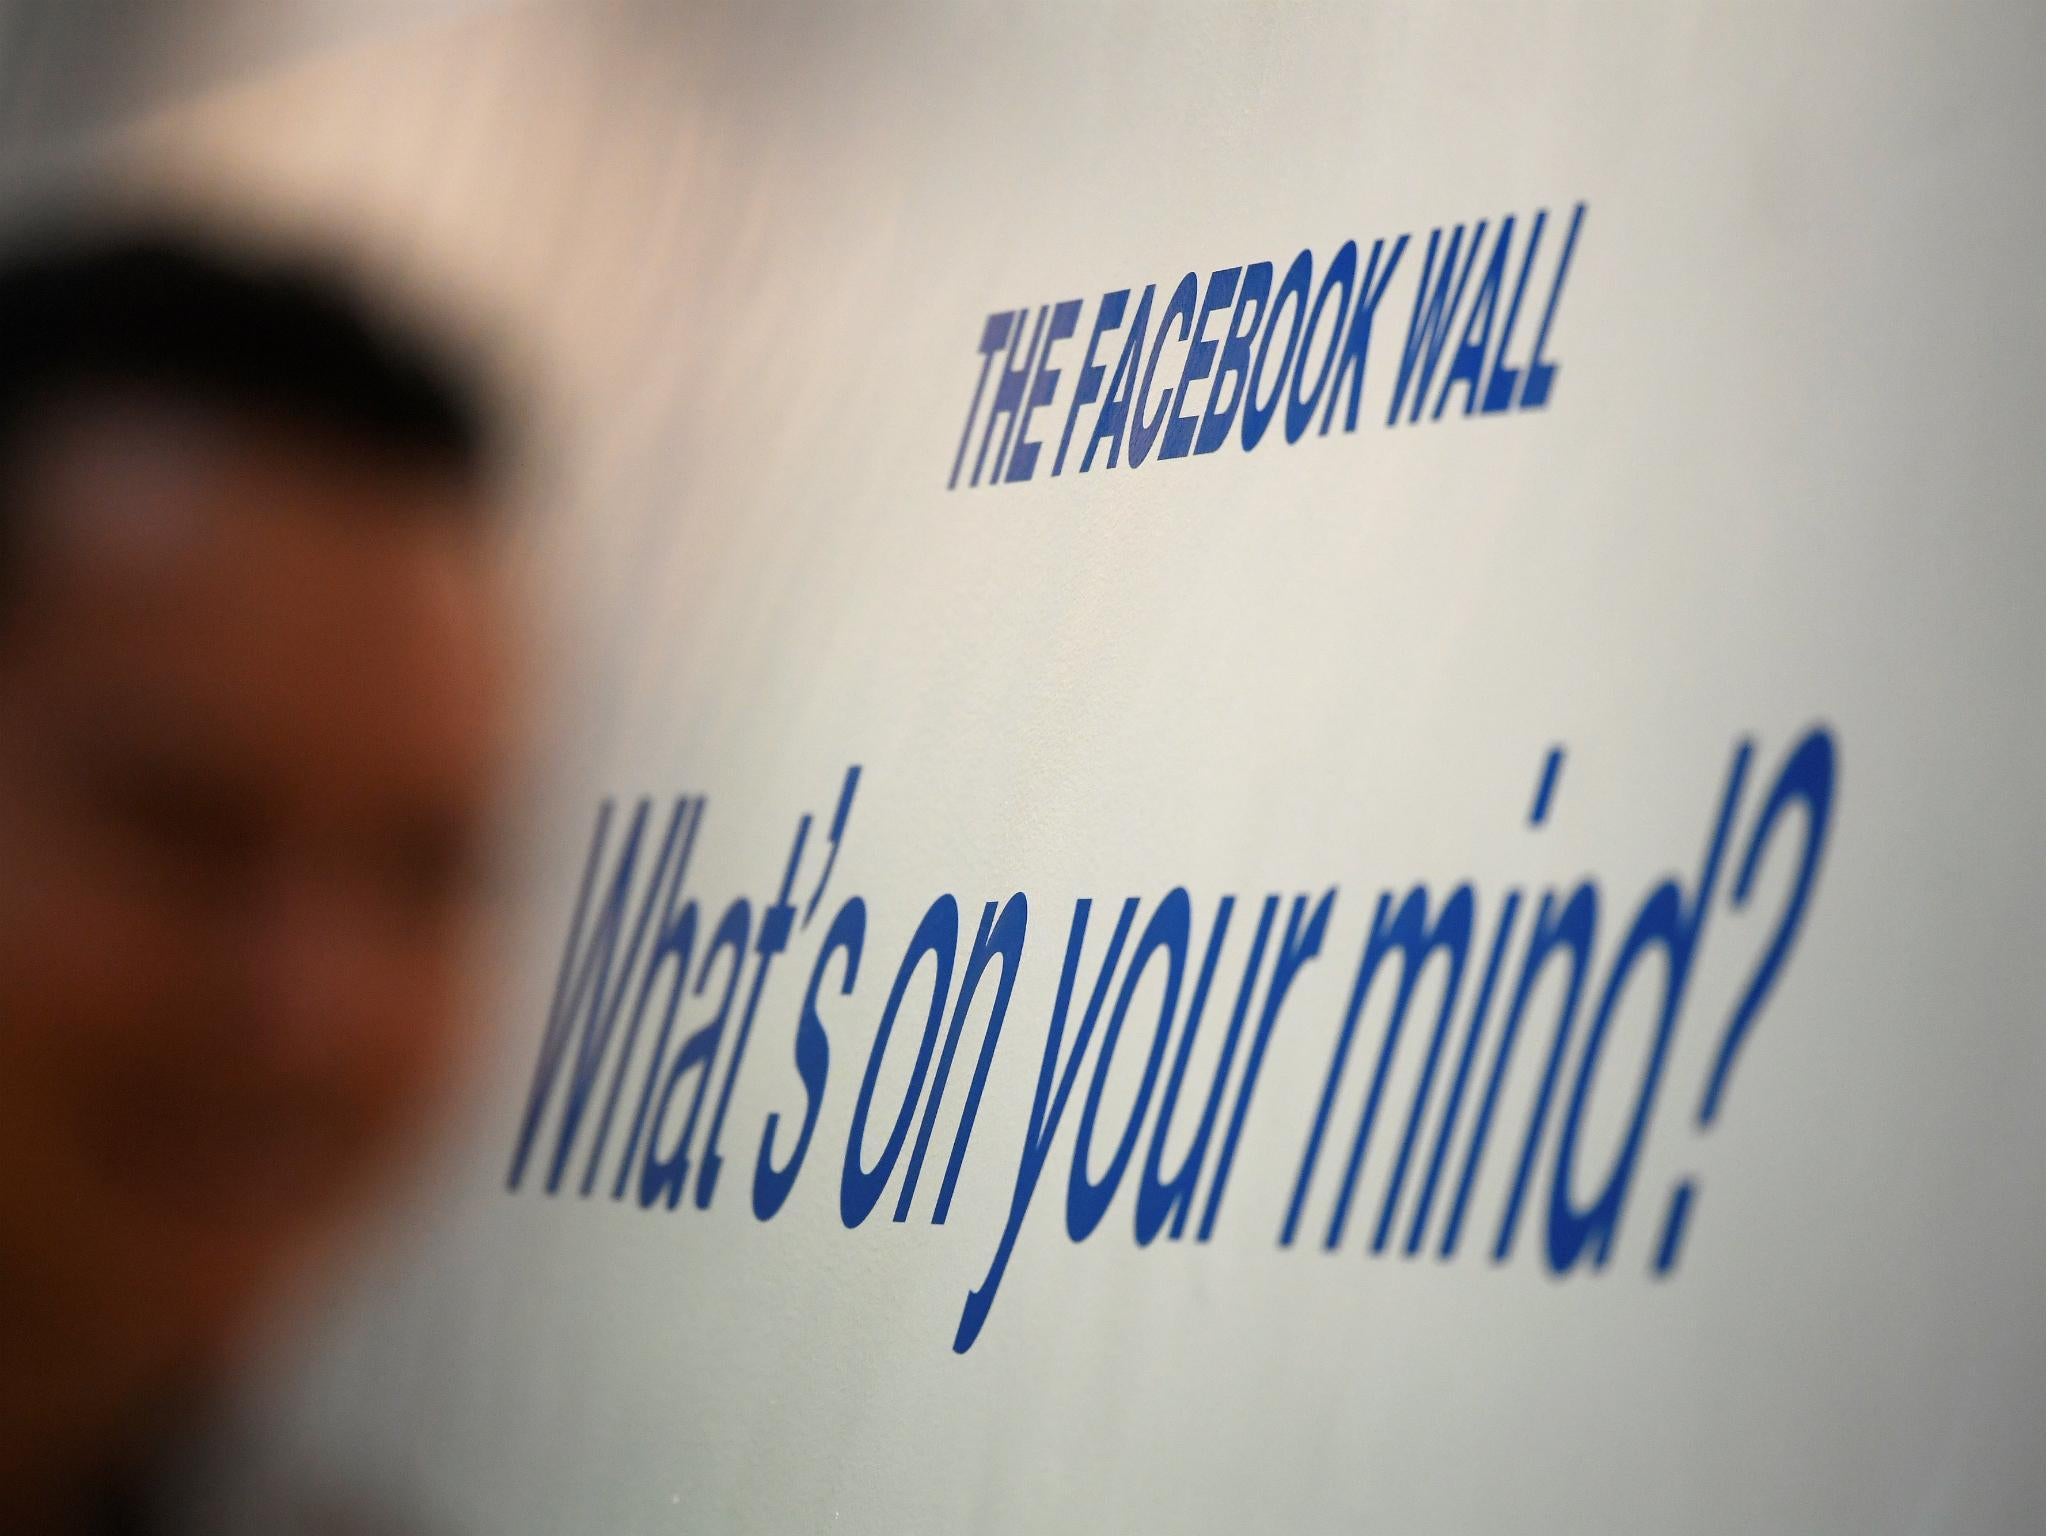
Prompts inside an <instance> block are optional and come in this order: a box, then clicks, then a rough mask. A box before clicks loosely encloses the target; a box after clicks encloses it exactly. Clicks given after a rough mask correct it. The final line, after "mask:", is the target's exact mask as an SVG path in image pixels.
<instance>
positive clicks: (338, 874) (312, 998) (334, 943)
mask: <svg viewBox="0 0 2048 1536" xmlns="http://www.w3.org/2000/svg"><path fill="white" fill-rule="evenodd" d="M387 929H388V925H387V924H386V923H384V922H382V921H380V916H379V913H378V911H377V905H376V903H375V902H374V900H372V899H371V893H370V892H369V891H367V890H366V889H365V888H364V883H363V882H362V881H360V880H357V879H353V878H351V877H350V875H349V873H348V871H347V870H346V869H345V868H337V867H333V866H331V865H326V864H321V865H314V866H312V867H310V868H300V869H284V870H279V871H277V872H275V873H274V874H273V875H272V876H271V877H270V878H269V879H267V880H266V881H264V882H263V890H262V894H261V896H260V898H259V900H258V901H257V903H256V910H255V912H254V913H253V916H252V922H251V932H250V933H249V935H248V948H247V950H246V952H245V956H246V960H245V967H244V975H245V984H246V988H247V999H246V1001H247V1004H248V1017H249V1020H250V1023H251V1025H252V1027H253V1030H254V1033H255V1034H256V1036H257V1038H256V1039H254V1040H251V1041H249V1042H247V1045H248V1047H249V1048H250V1049H252V1050H254V1051H256V1052H257V1053H259V1056H260V1058H261V1059H262V1060H263V1061H264V1063H265V1064H266V1066H267V1067H268V1068H269V1069H270V1070H272V1071H274V1072H278V1073H281V1074H285V1075H289V1076H294V1077H305V1078H309V1079H317V1078H323V1077H327V1076H330V1075H332V1074H333V1073H335V1072H337V1071H346V1070H348V1069H349V1067H350V1066H351V1065H352V1064H353V1063H355V1062H357V1061H358V1060H360V1059H361V1058H363V1057H364V1056H365V1055H366V1054H367V1053H373V1052H375V1051H377V1050H379V1049H382V1048H383V1044H384V1041H383V1035H384V1021H385V1020H386V1019H388V1018H389V1017H391V1016H392V1014H393V1012H394V1010H393V1008H392V1007H391V996H392V992H393V969H394V967H393V963H392V957H391V936H390V934H389V933H388V931H387Z"/></svg>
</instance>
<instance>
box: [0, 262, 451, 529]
mask: <svg viewBox="0 0 2048 1536" xmlns="http://www.w3.org/2000/svg"><path fill="white" fill-rule="evenodd" d="M135 389H140V390H144V391H148V392H150V393H155V394H163V395H168V396H170V397H172V398H174V399H178V400H190V401H193V402H195V403H198V404H202V405H210V406H218V407H221V408H224V409H227V410H230V411H235V412H238V413H240V412H246V413H248V414H250V415H252V416H256V417H259V418H264V419H271V420H278V421H281V422H285V423H288V424H290V425H292V426H297V427H305V428H310V429H314V430H317V431H321V432H325V433H329V434H333V435H338V436H341V437H344V438H347V439H351V440H355V441H359V442H361V443H362V444H363V445H364V446H366V447H370V448H375V449H381V450H384V451H388V452H390V453H393V454H395V455H400V456H404V457H408V458H414V459H418V460H420V461H422V462H423V463H425V464H428V465H431V466H433V467H435V468H443V469H447V470H449V471H451V472H453V473H454V474H456V475H458V476H461V477H465V478H468V477H480V476H481V475H482V474H483V473H484V472H485V471H486V469H487V468H488V459H489V456H490V454H489V449H490V444H489V442H488V441H487V438H488V431H487V424H486V421H485V411H484V407H483V403H482V401H481V399H480V397H479V395H478V392H477V390H476V387H475V386H474V384H473V383H472V382H471V380H470V379H469V378H468V377H467V376H466V374H465V372H464V370H463V369H462V368H460V367H459V366H458V365H457V364H456V363H455V362H454V361H453V360H452V358H451V357H449V356H447V355H444V354H443V353H442V352H441V351H440V350H438V349H437V347H436V346H435V345H434V344H433V343H432V342H431V341H430V340H428V339H427V338H425V337H424V336H422V335H420V334H418V333H417V332H416V331H415V330H414V329H412V328H411V327H409V326H408V325H406V324H405V323H403V322H401V321H400V320H399V319H398V318H396V317H395V316H393V315H391V314H388V313H386V312H384V311H382V310H379V309H377V308H375V307H373V306H372V305H371V303H370V302H369V300H368V299H366V298H365V297H364V296H363V295H362V294H361V293H360V292H359V291H358V290H357V289H356V288H355V287H354V286H352V285H351V284H350V283H349V282H347V281H346V280H345V279H343V278H342V277H341V276H340V275H339V273H338V272H337V271H335V270H333V269H330V268H328V267H326V266H323V265H321V264H319V263H317V262H314V261H309V260H306V259H304V258H298V257H290V256H279V255H271V254H264V253H261V252H258V251H256V250H253V249H247V250H245V249H241V248H238V247H235V246H232V245H230V244H228V243H227V242H225V241H223V240H221V239H218V238H216V237H211V236H205V235H199V234H195V233H191V232H187V231H183V230H179V229H175V228H172V227H168V226H159V227H151V228H134V227H130V228H127V229H125V230H120V231H112V230H102V231H99V232H96V233H86V234H74V235H71V236H68V237H56V238H52V237H49V236H44V237H43V238H41V239H38V240H34V241H31V242H28V243H26V244H17V245H16V246H15V248H14V249H13V251H12V252H11V254H10V253H5V252H0V480H4V479H5V478H6V476H7V474H8V472H9V471H10V470H11V469H12V468H13V461H14V459H15V457H16V455H18V453H19V452H20V449H21V445H22V441H23V438H24V435H25V433H26V431H27V430H28V429H29V428H30V427H31V426H32V425H33V424H34V423H35V422H36V420H37V419H38V418H39V417H41V416H44V415H45V414H47V413H48V412H50V411H52V410H53V409H55V408H57V407H60V406H63V405H69V404H75V403H78V402H80V401H82V400H90V399H92V398H94V397H96V396H99V395H101V394H103V393H111V392H119V391H127V390H135ZM4 516H5V509H4V507H0V519H4ZM9 531H10V530H9V529H7V528H6V527H5V526H4V523H0V540H5V539H6V537H7V534H8V533H9Z"/></svg>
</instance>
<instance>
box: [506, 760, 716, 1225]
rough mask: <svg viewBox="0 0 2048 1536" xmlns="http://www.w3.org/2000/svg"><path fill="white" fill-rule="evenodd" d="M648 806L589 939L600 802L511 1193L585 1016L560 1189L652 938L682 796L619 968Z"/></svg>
mask: <svg viewBox="0 0 2048 1536" xmlns="http://www.w3.org/2000/svg"><path fill="white" fill-rule="evenodd" d="M649 805H650V802H649V801H648V800H647V799H645V798H644V797H643V798H642V799H641V801H640V803H639V805H637V806H636V807H635V808H634V811H633V820H632V823H631V824H630V825H629V826H628V827H627V829H626V838H625V845H624V846H623V847H622V848H621V849H620V850H619V855H618V859H617V862H616V863H614V864H613V866H612V871H611V877H610V879H609V880H608V881H607V882H606V884H605V888H604V894H603V897H602V905H601V906H600V908H599V910H598V913H597V917H596V921H595V923H594V924H593V925H592V926H591V929H590V934H589V937H588V939H587V940H586V939H585V937H584V919H585V917H586V916H587V915H588V914H589V909H590V894H591V887H592V885H593V884H594V883H595V881H596V879H597V871H598V865H599V864H600V863H601V862H602V861H603V858H604V852H605V844H606V841H607V838H608V835H609V833H610V830H611V820H612V802H611V801H610V799H606V800H604V801H602V802H601V803H600V804H599V805H598V808H597V830H596V831H595V832H594V833H593V834H592V836H591V839H590V857H589V858H588V859H587V860H586V861H585V863H584V866H583V885H582V888H581V889H580V890H579V891H578V892H577V895H576V912H575V915H574V916H573V917H572V918H571V919H570V921H569V939H568V943H567V945H566V946H565V947H564V948H563V951H562V969H561V972H560V974H559V975H558V976H557V977H556V979H555V996H554V1002H553V1003H552V1004H551V1005H550V1007H549V1009H548V1024H547V1030H546V1032H545V1033H544V1034H542V1036H541V1041H540V1058H539V1060H538V1061H537V1062H536V1063H535V1064H534V1069H533V1086H532V1088H531V1089H529V1090H528V1092H527V1096H526V1114H525V1116H524V1118H523V1119H521V1121H520V1123H519V1142H518V1145H517V1146H516V1147H514V1149H513V1152H512V1168H511V1172H510V1173H509V1174H508V1175H507V1176H506V1179H505V1187H506V1188H507V1189H515V1190H516V1189H517V1188H519V1184H520V1181H521V1179H523V1178H524V1177H525V1174H526V1159H527V1157H528V1155H529V1154H530V1153H531V1152H532V1151H533V1143H534V1139H535V1136H536V1135H537V1134H538V1132H539V1130H540V1123H541V1119H542V1117H543V1116H544V1115H545V1114H546V1112H547V1107H548V1102H549V1100H550V1099H552V1098H553V1097H554V1095H555V1083H556V1081H557V1080H558V1079H559V1078H560V1077H561V1075H562V1065H563V1062H564V1060H565V1059H566V1058H567V1057H568V1055H569V1044H570V1038H571V1036H572V1035H574V1034H575V1032H576V1025H577V1021H578V1020H579V1019H580V1020H581V1021H582V1025H583V1029H582V1033H581V1035H580V1036H579V1037H577V1039H576V1048H575V1065H574V1066H573V1068H571V1070H570V1075H569V1088H568V1093H567V1097H566V1099H565V1101H564V1103H563V1106H562V1115H561V1124H560V1126H559V1128H558V1129H557V1131H556V1134H555V1155H554V1159H553V1161H552V1162H551V1163H550V1164H549V1166H548V1183H547V1192H548V1193H549V1194H553V1193H554V1192H555V1190H556V1188H557V1186H558V1185H560V1183H561V1181H562V1170H563V1168H564V1167H566V1166H567V1164H568V1161H569V1154H570V1152H571V1151H572V1150H573V1148H574V1146H575V1142H576V1132H577V1130H578V1128H579V1127H580V1126H581V1125H582V1123H583V1112H584V1110H585V1108H586V1107H587V1106H588V1104H589V1101H590V1094H591V1090H592V1089H593V1088H595V1087H596V1085H597V1078H598V1069H599V1067H600V1066H602V1064H603V1062H604V1056H605V1051H606V1050H607V1048H608V1047H609V1046H610V1045H611V1038H612V1025H613V1024H614V1022H616V1020H617V1018H618V1013H619V1005H620V1004H621V1003H622V1002H623V1001H624V1000H625V995H626V983H627V982H628V980H629V979H630V978H631V977H632V974H633V969H634V966H635V964H636V963H637V962H638V960H639V958H640V944H641V941H642V940H643V939H644V938H645V937H646V936H647V925H648V920H649V919H650V918H651V917H652V916H653V913H654V908H655V907H656V905H657V904H658V898H659V895H660V889H661V881H662V876H663V874H664V873H665V872H666V871H667V869H668V866H669V861H670V859H671V858H673V857H674V854H675V849H676V834H677V831H678V830H679V829H680V827H681V825H682V820H683V813H684V810H685V808H686V807H687V806H688V805H689V800H688V798H687V797H684V798H679V799H678V800H677V801H676V803H675V806H674V808H673V809H672V810H671V811H670V812H669V818H668V831H667V832H666V833H665V834H664V835H663V837H662V842H661V852H660V854H659V855H658V856H657V857H656V860H655V866H654V869H653V870H652V871H651V872H650V873H649V875H648V877H647V881H646V884H645V886H644V887H643V889H642V891H641V896H640V913H639V916H638V917H637V918H636V919H635V920H634V923H633V936H632V939H631V940H630V941H629V943H628V944H627V947H626V956H625V963H624V964H622V965H620V966H618V967H617V968H616V971H615V970H614V966H613V963H612V962H613V957H614V954H615V952H616V951H617V949H618V942H619V932H620V930H621V928H622V927H623V926H624V923H625V915H626V905H627V899H628V897H629V896H630V894H631V892H632V888H633V883H634V882H633V875H634V870H635V869H636V868H637V866H638V865H639V862H640V842H641V838H642V835H643V834H644V833H645V831H646V827H647V813H648V809H649Z"/></svg>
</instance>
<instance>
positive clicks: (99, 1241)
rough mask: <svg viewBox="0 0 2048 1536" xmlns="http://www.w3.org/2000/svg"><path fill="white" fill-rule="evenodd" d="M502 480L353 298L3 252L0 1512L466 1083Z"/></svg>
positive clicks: (498, 715)
mask: <svg viewBox="0 0 2048 1536" xmlns="http://www.w3.org/2000/svg"><path fill="white" fill-rule="evenodd" d="M485 468H486V466H485V447H484V441H483V431H482V427H481V424H480V422H479V420H478V417H477V408H476V406H475V404H474V402H473V401H472V400H471V399H470V397H469V396H468V395H467V394H466V392H465V391H464V389H463V388H462V387H461V385H460V384H459V383H458V382H456V381H455V380H454V379H453V377H452V376H451V375H449V374H447V373H446V372H444V371H443V369H442V367H441V365H439V364H438V363H436V362H435V361H433V360H432V358H431V357H430V356H429V355H428V354H427V353H425V352H424V351H422V350H420V349H419V347H418V346H417V344H416V343H415V342H414V341H412V340H411V339H410V338H409V337H408V336H407V335H406V334H405V333H403V332H402V331H398V330H394V329H392V328H391V327H389V326H388V325H387V324H386V323H384V322H383V321H381V320H380V319H378V318H377V317H376V316H374V315H373V314H371V313H370V312H369V311H366V310H365V309H363V308H361V307H360V306H359V304H358V303H357V301H356V300H355V299H353V298H352V297H351V296H350V295H349V293H348V292H347V290H346V289H345V288H343V287H340V286H337V285H335V284H333V283H331V282H330V281H329V280H327V279H326V278H325V277H323V276H321V275H320V274H318V273H317V272H314V271H310V270H308V269H304V268H300V267H295V266H277V265H271V264H266V263H264V262H261V261H257V262H244V261H241V260H239V259H234V258H228V257H223V256H221V255H219V254H215V253H212V252H210V251H209V250H208V248H206V247H204V246H195V245H190V244H186V243H182V242H179V241H175V240H164V239H126V240H120V241H98V242H94V243H90V244H86V245H79V246H74V247H71V248H68V249H65V250H48V249H46V250H44V251H42V252H40V253H36V254H31V255H29V256H27V257H24V258H17V259H16V260H14V261H13V262H12V263H6V262H0V1523H4V1521H5V1514H4V1509H5V1497H4V1495H5V1492H6V1490H7V1488H8V1486H9V1484H10V1482H14V1483H17V1484H18V1483H19V1482H20V1481H21V1480H22V1479H24V1478H26V1477H27V1476H28V1475H29V1474H30V1472H31V1471H32V1470H34V1469H31V1468H27V1467H24V1466H23V1465H22V1462H23V1461H24V1460H25V1459H30V1460H33V1461H35V1462H37V1463H38V1464H40V1470H42V1471H44V1472H46V1473H47V1472H51V1471H53V1470H54V1466H53V1465H52V1463H57V1462H63V1461H66V1460H69V1459H71V1458H73V1457H84V1456H89V1455H91V1454H93V1452H92V1449H91V1448H92V1446H93V1445H94V1444H95V1443H96V1442H105V1441H106V1440H107V1439H108V1438H109V1437H111V1436H113V1435H116V1434H118V1433H120V1432H121V1431H122V1429H123V1428H124V1424H125V1422H126V1421H128V1420H131V1419H132V1418H133V1416H134V1414H135V1412H136V1411H137V1409H138V1408H139V1407H140V1406H142V1405H144V1404H146V1403H147V1401H148V1400H149V1399H150V1398H151V1397H152V1396H153V1395H154V1394H156V1393H159V1392H161V1391H164V1390H166V1389H168V1388H169V1387H171V1386H172V1385H173V1384H175V1383H176V1382H178V1381H179V1380H181V1379H183V1378H184V1377H185V1376H187V1375H189V1374H191V1373H193V1372H195V1371H203V1370H204V1369H205V1368H206V1367H207V1365H208V1364H209V1363H210V1362H211V1360H212V1359H213V1357H215V1356H216V1355H217V1353H218V1351H219V1350H220V1348H221V1347H222V1346H223V1345H224V1344H225V1343H226V1342H227V1341H228V1340H229V1339H230V1338H231V1337H232V1335H233V1333H234V1332H235V1330H236V1328H237V1326H238V1325H239V1324H241V1323H242V1322H244V1321H245V1319H246V1315H247V1312H248V1309H249V1305H250V1303H251V1301H252V1300H253V1299H255V1298H257V1297H258V1296H260V1295H261V1294H262V1292H263V1290H264V1289H265V1288H266V1287H267V1286H268V1285H270V1284H272V1283H274V1281H275V1280H276V1279H277V1278H278V1277H279V1276H280V1275H281V1274H282V1273H283V1272H285V1271H286V1270H287V1269H288V1268H289V1267H290V1266H291V1265H292V1264H293V1263H294V1262H295V1261H296V1260H297V1259H298V1258H299V1257H301V1256H302V1255H303V1254H304V1253H305V1252H306V1251H308V1250H309V1249H310V1248H311V1246H312V1245H314V1244H315V1243H316V1242H317V1241H318V1240H319V1238H320V1237H321V1236H322V1235H323V1234H324V1233H325V1232H326V1231H327V1229H329V1228H330V1227H331V1225H332V1224H333V1222H334V1221H335V1219H336V1218H337V1217H338V1216H339V1215H341V1214H343V1213H344V1212H346V1211H347V1209H348V1208H349V1207H350V1205H351V1204H352V1202H353V1201H354V1200H355V1199H356V1198H357V1197H358V1196H359V1195H360V1194H361V1192H362V1191H363V1189H364V1188H365V1187H366V1184H367V1183H368V1182H369V1181H370V1180H372V1179H373V1178H374V1176H375V1175H376V1173H377V1172H378V1171H379V1169H380V1167H382V1166H383V1165H384V1164H385V1163H386V1162H387V1161H388V1159H389V1155H390V1153H391V1152H392V1150H393V1149H394V1148H395V1147H396V1146H397V1144H398V1143H400V1142H401V1141H402V1140H403V1138H404V1135H405V1132H406V1131H407V1130H408V1129H409V1128H411V1127H412V1126H413V1125H414V1124H415V1123H416V1122H417V1121H418V1119H419V1118H420V1115H421V1113H422V1111H423V1110H424V1109H425V1108H427V1107H428V1106H429V1105H430V1104H431V1102H432V1101H433V1099H434V1097H435V1095H436V1092H437V1090H438V1089H439V1088H440V1086H441V1085H442V1083H443V1081H444V1079H445V1078H446V1075H447V1072H448V1069H449V1067H450V1065H451V1062H452V1059H453V1057H454V1054H455V1051H456V1048H457V1046H458V1044H459V1039H460V1035H461V1032H462V1022H463V1019H464V1014H465V1012H466V1006H467V1003H468V998H467V996H466V986H467V983H468V981H469V979H470V977H469V974H468V965H467V962H468V961H469V959H470V958H471V955H470V952H469V949H468V942H469V940H470V939H471V938H472V937H473V928H474V918H475V917H476V915H477V907H478V895H479V890H478V883H479V879H480V875H481V868H480V864H481V858H480V848H481V843H482V839H483V833H484V827H485V821H486V818H487V815H488V813H489V811H490V809H491V801H492V797H493V792H494V790H495V789H496V787H497V781H498V778H499V776H500V773H501V771H502V768H503V759H504V756H505V751H506V745H507V741H506V725H507V721H506V718H505V709H506V705H507V699H506V697H505V692H506V687H507V676H506V671H507V663H508V655H507V650H508V638H509V637H508V634H507V623H508V614H507V612H506V609H505V606H504V598H503V595H502V593H501V590H500V587H499V585H498V584H497V581H496V579H495V576H494V569H493V563H492V560H491V557H490V552H489V532H490V530H489V526H488V525H489V523H490V520H491V516H492V513H491V508H490V505H489V488H488V482H487V475H486V473H485Z"/></svg>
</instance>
